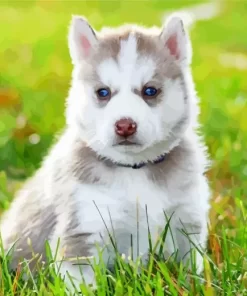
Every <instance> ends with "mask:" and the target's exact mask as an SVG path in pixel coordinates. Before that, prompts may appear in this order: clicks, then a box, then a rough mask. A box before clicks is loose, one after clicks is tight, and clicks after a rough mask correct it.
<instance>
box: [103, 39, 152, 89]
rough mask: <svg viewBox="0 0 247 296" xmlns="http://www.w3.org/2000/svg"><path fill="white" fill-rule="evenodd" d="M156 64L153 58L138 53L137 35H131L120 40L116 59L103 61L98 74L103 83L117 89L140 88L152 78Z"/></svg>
mask: <svg viewBox="0 0 247 296" xmlns="http://www.w3.org/2000/svg"><path fill="white" fill-rule="evenodd" d="M154 69H155V62H154V60H153V59H152V58H151V56H144V55H143V54H141V53H140V52H139V51H138V39H137V36H136V34H134V33H130V34H129V35H127V36H125V38H120V39H119V52H118V55H117V56H116V58H115V57H111V58H109V59H106V60H103V61H102V63H100V65H99V67H98V73H99V76H100V79H101V80H102V82H103V83H105V84H107V85H108V86H114V87H115V88H121V87H122V88H125V89H127V88H128V89H131V88H135V87H137V88H140V87H141V86H142V84H144V83H146V82H148V80H149V79H151V78H152V76H153V74H154Z"/></svg>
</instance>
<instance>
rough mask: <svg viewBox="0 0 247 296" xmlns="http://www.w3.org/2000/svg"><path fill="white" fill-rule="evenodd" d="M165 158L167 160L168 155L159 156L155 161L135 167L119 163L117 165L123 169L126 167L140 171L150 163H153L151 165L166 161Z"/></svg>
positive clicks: (138, 164) (137, 164) (141, 163)
mask: <svg viewBox="0 0 247 296" xmlns="http://www.w3.org/2000/svg"><path fill="white" fill-rule="evenodd" d="M165 158H166V154H162V155H160V156H158V157H157V158H156V159H155V160H153V161H149V162H140V163H136V164H134V165H131V164H122V163H118V164H117V165H118V166H121V167H125V168H132V169H140V168H142V167H144V166H146V165H147V164H148V163H151V164H158V163H161V162H162V161H164V160H165Z"/></svg>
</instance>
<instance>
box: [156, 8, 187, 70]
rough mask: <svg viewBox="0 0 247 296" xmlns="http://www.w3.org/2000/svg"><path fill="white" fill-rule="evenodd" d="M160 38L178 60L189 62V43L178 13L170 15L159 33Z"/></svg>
mask: <svg viewBox="0 0 247 296" xmlns="http://www.w3.org/2000/svg"><path fill="white" fill-rule="evenodd" d="M160 38H161V40H162V42H163V43H164V46H165V48H167V49H168V51H169V54H170V55H171V56H173V57H174V58H175V59H176V60H177V61H178V62H181V63H185V64H190V63H191V56H192V51H191V44H190V40H189V36H188V34H187V32H186V30H185V28H184V23H183V20H182V18H181V17H180V16H178V15H175V14H174V15H171V16H170V17H169V18H168V20H167V21H166V24H165V26H164V28H163V30H162V32H161V34H160Z"/></svg>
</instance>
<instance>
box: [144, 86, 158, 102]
mask: <svg viewBox="0 0 247 296" xmlns="http://www.w3.org/2000/svg"><path fill="white" fill-rule="evenodd" d="M159 93H160V90H159V89H157V88H155V87H151V86H150V87H144V88H143V89H142V96H143V98H144V99H152V98H156V97H157V95H158V94H159Z"/></svg>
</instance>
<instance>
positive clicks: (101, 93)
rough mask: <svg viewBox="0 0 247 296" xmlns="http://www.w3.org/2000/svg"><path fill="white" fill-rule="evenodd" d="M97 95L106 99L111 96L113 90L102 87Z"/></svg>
mask: <svg viewBox="0 0 247 296" xmlns="http://www.w3.org/2000/svg"><path fill="white" fill-rule="evenodd" d="M97 95H98V98H99V99H101V100H102V99H103V100H106V99H109V98H110V95H111V92H110V90H109V89H107V88H100V89H98V90H97Z"/></svg>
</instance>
